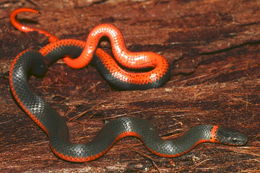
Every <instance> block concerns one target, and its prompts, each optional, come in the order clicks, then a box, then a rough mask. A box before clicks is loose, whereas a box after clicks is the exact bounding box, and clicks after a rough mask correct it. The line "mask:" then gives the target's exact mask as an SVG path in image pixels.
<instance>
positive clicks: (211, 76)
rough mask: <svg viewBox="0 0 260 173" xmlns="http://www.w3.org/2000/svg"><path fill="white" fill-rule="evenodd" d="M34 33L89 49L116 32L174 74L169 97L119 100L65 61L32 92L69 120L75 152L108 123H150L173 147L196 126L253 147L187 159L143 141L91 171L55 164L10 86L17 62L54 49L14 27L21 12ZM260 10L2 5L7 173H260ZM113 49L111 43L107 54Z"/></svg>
mask: <svg viewBox="0 0 260 173" xmlns="http://www.w3.org/2000/svg"><path fill="white" fill-rule="evenodd" d="M21 7H31V8H37V9H39V10H40V11H41V12H42V13H41V15H39V16H37V15H33V14H27V13H26V14H21V15H19V20H20V21H21V22H23V23H26V24H27V25H31V26H34V27H35V26H37V27H39V28H45V29H46V30H48V31H49V32H51V33H53V34H55V35H56V36H58V37H59V38H75V39H81V40H85V38H86V36H87V34H88V33H89V31H90V30H91V29H92V28H93V27H94V26H96V25H98V24H100V23H113V24H114V25H116V26H117V27H118V28H120V29H121V31H122V33H123V34H124V37H125V40H126V45H127V47H128V48H129V50H131V51H154V52H157V53H160V54H161V55H163V56H165V57H166V58H167V59H168V60H169V62H170V63H171V65H172V72H171V79H170V81H169V82H167V84H166V85H164V86H163V87H161V88H158V89H150V90H146V91H117V90H115V89H113V88H111V87H110V86H109V85H108V84H107V83H106V81H104V80H103V79H102V77H100V75H99V74H98V72H97V71H96V69H95V68H94V67H91V66H89V67H86V68H84V69H81V70H74V69H70V68H68V67H67V66H66V65H64V63H63V62H62V61H59V62H58V63H56V64H55V65H53V66H52V67H51V68H50V70H49V71H48V73H47V75H46V76H45V77H44V78H43V79H36V78H33V79H32V80H31V81H30V83H31V84H32V86H33V90H35V91H36V92H37V93H39V94H40V95H41V96H42V97H43V98H44V99H45V100H46V101H47V102H49V103H50V104H51V105H52V106H53V107H54V108H55V109H56V110H58V111H59V113H60V114H61V115H63V116H65V117H66V118H67V119H68V125H69V128H70V132H71V136H72V138H73V141H75V142H86V141H89V140H91V139H92V138H93V136H94V135H95V134H96V133H97V132H98V131H99V130H100V129H101V128H102V126H103V125H104V122H105V120H110V119H113V118H116V117H119V116H136V117H141V118H144V119H148V120H150V121H151V122H152V123H153V124H154V126H156V127H157V129H158V130H159V132H160V135H161V136H162V137H164V138H174V137H178V136H179V135H181V134H182V133H183V132H185V131H186V130H188V129H189V128H190V127H191V126H194V125H197V124H207V123H208V124H219V125H223V126H226V127H230V128H234V129H238V130H240V131H241V132H243V133H245V134H247V135H248V138H249V142H248V144H247V145H246V146H244V147H232V146H224V145H217V144H202V145H200V146H198V147H197V148H195V149H194V150H192V151H191V152H189V153H188V154H186V155H184V156H181V157H178V158H160V157H157V156H155V155H153V154H151V153H149V152H148V151H147V150H146V149H145V147H144V146H143V145H142V143H141V142H140V141H138V140H136V139H134V138H127V139H123V140H121V141H119V142H118V143H117V144H116V145H115V146H114V147H113V148H112V149H111V150H110V151H109V152H108V153H107V154H106V155H104V156H103V157H101V158H100V159H98V160H95V161H92V162H87V163H83V164H72V163H69V162H65V161H62V160H60V159H58V158H57V157H55V156H54V155H53V154H52V152H51V151H50V149H49V146H48V138H47V137H46V135H45V134H44V133H43V131H41V130H40V128H38V127H37V126H36V125H35V124H34V123H33V122H32V121H31V120H30V119H29V117H28V116H27V115H26V114H25V113H24V112H22V111H21V109H19V107H18V106H17V105H16V103H15V102H14V100H13V98H12V96H11V94H10V91H9V84H8V73H9V66H10V63H11V61H12V60H13V58H14V57H15V56H16V55H17V54H18V53H19V52H21V51H22V50H24V49H27V48H33V49H39V48H40V47H42V46H44V45H46V44H47V43H48V40H47V39H46V38H45V37H44V36H42V35H38V34H37V33H22V32H20V31H17V30H16V29H14V28H13V27H12V26H11V24H10V23H9V14H10V12H11V11H12V10H14V9H16V8H21ZM259 9H260V1H258V0H247V1H244V0H229V1H226V0H199V1H198V0H182V1H177V0H140V1H119V0H89V1H88V0H73V1H66V0H58V1H49V0H38V1H33V0H20V1H14V0H2V1H1V2H0V28H1V30H0V38H1V39H0V89H1V92H0V172H23V171H28V172H66V171H67V172H220V173H223V172H247V173H250V172H252V173H253V172H257V171H260V164H259V162H260V158H259V153H260V148H259V147H260V143H259V141H260V140H259V137H260V133H259V132H260V128H259V127H260V126H259V122H260V118H259V116H260V115H259V112H260V109H259V103H260V97H259V94H260V93H259V91H260V80H259V77H260V51H259V50H260V49H259V48H260V45H259V43H260V18H259V16H260V12H259V11H260V10H259ZM101 46H102V47H104V48H107V49H109V48H110V46H109V43H108V42H105V43H103V44H101Z"/></svg>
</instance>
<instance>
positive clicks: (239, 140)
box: [217, 127, 247, 145]
mask: <svg viewBox="0 0 260 173" xmlns="http://www.w3.org/2000/svg"><path fill="white" fill-rule="evenodd" d="M217 140H218V141H219V142H220V143H223V144H227V145H245V144H246V143H247V136H246V135H244V134H242V133H240V132H238V131H236V130H232V129H228V128H224V127H219V129H218V131H217Z"/></svg>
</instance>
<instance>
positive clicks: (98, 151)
mask: <svg viewBox="0 0 260 173" xmlns="http://www.w3.org/2000/svg"><path fill="white" fill-rule="evenodd" d="M21 11H24V9H23V10H18V12H21ZM15 13H16V14H17V11H15V12H14V13H12V14H11V16H12V17H14V16H15V15H14V14H15ZM104 26H109V27H114V26H112V25H110V24H103V25H102V24H101V25H99V26H98V29H99V28H102V27H104ZM116 30H117V29H116ZM96 31H100V30H96ZM101 31H103V30H101ZM105 31H106V32H107V30H106V29H105ZM91 32H92V31H91ZM98 33H100V32H98ZM45 34H46V33H45ZM105 35H106V34H105ZM94 36H95V32H94ZM103 36H104V35H103ZM53 38H54V37H53ZM110 38H112V36H111V37H110ZM55 39H56V38H54V40H55ZM87 40H88V39H87ZM94 40H95V39H94ZM111 40H112V39H111ZM50 42H51V43H49V44H47V45H46V46H44V47H43V48H41V49H40V50H31V49H26V50H24V51H22V52H21V53H19V54H18V55H17V56H16V57H15V58H14V60H13V62H12V64H11V67H10V73H9V84H10V90H11V93H12V95H13V97H14V99H15V100H16V102H17V104H18V105H19V106H20V107H21V108H22V110H23V111H24V112H25V113H26V114H27V115H28V116H29V117H30V118H31V119H32V120H33V121H34V122H35V123H36V124H37V125H38V126H39V127H40V128H41V129H42V130H43V131H44V132H45V133H46V134H47V136H48V138H49V145H50V148H51V150H52V152H53V153H54V154H55V155H56V156H57V157H59V158H61V159H63V160H66V161H70V162H87V161H91V160H95V159H98V158H100V157H101V156H103V155H104V154H105V153H106V152H108V151H109V149H110V148H111V147H112V146H113V145H114V144H115V143H116V142H117V141H118V140H120V139H122V138H124V137H136V138H138V139H140V140H141V141H142V142H143V144H144V145H145V147H146V148H147V149H148V150H149V151H150V152H152V153H153V154H155V155H158V156H160V157H178V156H181V155H183V154H185V153H187V152H189V151H190V150H191V149H193V148H194V147H195V146H197V145H198V144H200V143H205V142H210V143H221V144H227V145H237V146H240V145H245V144H246V143H247V136H246V135H244V134H243V133H241V132H239V131H237V130H233V129H229V128H226V127H222V126H218V125H210V124H204V125H197V126H194V127H192V128H190V129H189V130H188V131H187V132H186V133H184V134H183V135H182V136H180V137H178V138H175V139H167V140H165V139H162V138H161V137H160V135H159V133H158V131H157V130H156V128H155V127H154V126H153V125H152V124H151V123H150V122H149V121H147V120H145V119H141V118H138V117H128V116H126V117H120V118H117V119H113V120H111V121H109V122H108V123H106V124H105V125H104V127H103V128H102V129H101V130H100V131H99V132H98V134H97V135H96V136H95V137H94V138H93V139H92V140H91V141H90V142H88V143H72V142H71V140H70V135H69V129H68V126H67V124H66V119H65V117H63V116H61V115H60V114H59V113H58V112H57V111H55V110H54V109H53V108H52V107H51V105H49V104H48V103H47V102H46V101H45V100H44V99H42V98H41V97H40V96H39V95H38V94H37V93H35V92H34V91H32V89H31V86H30V85H29V79H30V77H31V76H32V75H33V76H36V77H44V75H45V74H46V73H47V71H48V68H49V67H50V66H51V65H52V64H54V63H55V62H57V61H58V60H59V59H62V58H64V57H66V58H67V59H70V60H71V61H70V60H69V61H67V62H68V64H69V65H71V66H72V68H82V67H84V66H85V65H86V64H88V63H89V62H87V61H90V60H89V59H87V61H86V57H85V55H82V54H84V53H88V51H89V49H88V48H86V42H84V41H80V40H74V39H66V40H58V39H56V40H55V41H50ZM112 42H113V41H112ZM114 42H115V43H117V41H115V40H114ZM89 44H90V43H89ZM113 49H115V50H113V52H114V51H116V50H117V47H114V48H113ZM95 51H96V52H95ZM89 52H92V51H89ZM122 54H123V57H124V56H125V55H126V54H124V53H122ZM137 54H138V53H134V55H137ZM139 55H140V54H139ZM153 55H154V54H153ZM91 56H96V57H95V58H93V59H92V60H91V61H95V63H94V64H95V65H96V66H97V67H98V68H99V69H100V71H102V73H106V75H105V78H106V79H107V80H108V81H109V82H111V83H112V84H113V85H115V86H116V87H118V88H123V89H127V90H128V89H130V90H131V89H133V88H134V89H149V88H151V87H159V86H161V84H162V80H161V78H156V77H155V80H154V79H151V81H152V82H151V81H150V80H149V81H144V83H135V82H136V81H138V80H131V82H132V83H131V85H129V81H128V80H125V81H124V80H121V79H119V78H117V77H116V76H114V75H112V74H113V73H112V72H111V71H110V69H113V68H118V69H120V68H119V66H118V64H117V63H115V62H114V60H110V59H113V58H111V56H110V55H109V54H107V53H106V52H105V51H103V50H102V49H99V48H95V49H94V52H92V54H91ZM137 56H138V55H137ZM142 56H146V53H141V57H142ZM78 57H81V58H82V57H83V58H82V59H83V61H79V60H76V59H77V58H78ZM158 57H160V56H159V55H158ZM107 58H108V59H109V60H106V59H107ZM148 59H150V58H147V59H146V58H144V59H142V58H140V61H139V62H142V63H141V65H140V66H138V67H137V66H135V65H136V64H135V63H136V62H135V61H133V62H132V63H133V64H130V65H129V66H127V67H128V68H139V67H142V68H143V67H151V66H153V67H154V69H156V67H157V65H155V64H153V63H155V62H152V63H151V62H148ZM151 59H152V58H151ZM151 59H150V60H151ZM162 59H164V58H162ZM73 60H76V61H77V62H76V63H75V62H74V61H73ZM146 61H147V62H146ZM154 61H156V60H154ZM161 61H163V60H161ZM71 62H72V63H71ZM78 62H80V64H81V65H79V66H78V65H75V64H77V63H78ZM111 62H113V63H115V64H114V65H113V64H112V65H111V64H109V63H111ZM156 62H158V61H156ZM166 62H167V61H164V63H162V64H164V65H165V64H167V63H166ZM70 63H71V64H70ZM124 63H125V62H123V63H122V64H124ZM137 64H138V63H137ZM116 66H117V67H116ZM154 69H153V70H154ZM153 70H152V71H153ZM119 71H120V70H119ZM124 71H125V70H124V69H122V73H124V74H127V73H126V72H124ZM166 71H167V70H166ZM115 73H116V72H115ZM118 73H120V72H118ZM146 73H148V74H149V73H150V72H135V73H131V75H136V74H141V75H142V76H144V75H145V74H146ZM121 75H122V74H121ZM131 75H130V76H131ZM119 76H120V75H119ZM157 77H158V76H157ZM161 77H164V78H166V77H165V76H164V75H162V76H161ZM160 82H161V83H160ZM138 87H139V88H138Z"/></svg>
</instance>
